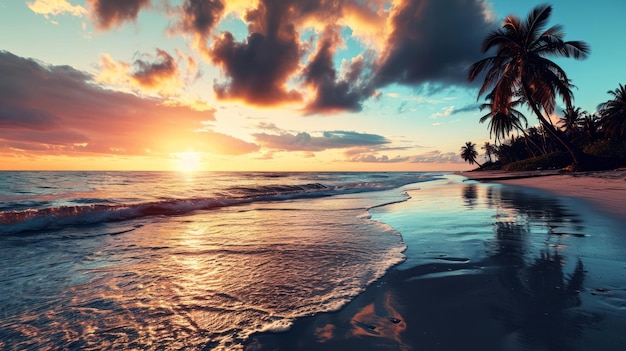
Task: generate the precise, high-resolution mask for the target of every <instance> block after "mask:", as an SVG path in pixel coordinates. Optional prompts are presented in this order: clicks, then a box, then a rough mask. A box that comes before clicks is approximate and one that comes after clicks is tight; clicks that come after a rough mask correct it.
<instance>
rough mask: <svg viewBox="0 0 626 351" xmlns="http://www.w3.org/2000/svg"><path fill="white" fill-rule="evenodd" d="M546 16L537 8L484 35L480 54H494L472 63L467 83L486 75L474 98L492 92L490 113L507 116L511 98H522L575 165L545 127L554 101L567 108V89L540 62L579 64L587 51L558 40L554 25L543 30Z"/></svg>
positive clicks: (559, 72)
mask: <svg viewBox="0 0 626 351" xmlns="http://www.w3.org/2000/svg"><path fill="white" fill-rule="evenodd" d="M551 13H552V7H551V6H549V5H539V6H537V7H535V8H534V9H533V10H532V11H531V12H530V14H529V15H528V17H527V18H526V19H525V20H521V19H519V18H518V17H516V16H513V15H510V16H507V17H506V18H505V20H504V23H503V25H502V28H500V29H498V30H495V31H492V32H490V33H489V34H488V35H487V37H486V38H485V39H484V41H483V44H482V52H483V53H487V52H488V51H491V50H492V49H494V50H495V54H494V55H493V56H490V57H487V58H484V59H482V60H480V61H478V62H476V63H474V64H473V65H472V66H471V68H470V71H469V75H468V78H469V80H470V81H474V80H475V79H476V78H477V77H478V76H479V75H480V74H481V73H482V72H486V74H485V79H484V82H483V84H482V86H481V88H480V91H479V93H478V97H480V96H481V95H483V94H484V93H486V92H487V91H491V92H492V93H493V99H492V103H493V105H492V112H493V113H498V112H499V113H503V114H505V115H507V114H509V110H510V108H511V103H512V101H513V99H514V98H515V97H516V96H523V97H524V103H525V104H526V105H528V107H529V108H530V109H531V110H532V111H533V113H535V115H537V118H538V119H539V122H540V123H541V125H542V126H543V127H544V128H545V129H546V130H547V131H548V132H549V133H550V134H551V135H552V136H553V137H554V138H555V139H557V140H558V141H559V142H560V143H561V144H562V145H563V147H564V148H565V149H566V150H567V151H568V152H569V153H570V155H571V157H572V160H573V162H574V163H575V164H577V163H578V157H577V153H576V152H575V151H574V149H573V148H572V146H571V145H570V143H569V142H567V141H566V140H565V139H564V138H562V137H561V135H559V133H558V131H557V130H556V128H554V126H553V125H552V123H550V122H549V120H550V117H549V116H550V115H551V114H552V113H553V112H554V109H555V107H556V97H557V96H560V97H561V98H562V99H563V102H564V103H565V105H566V106H571V105H572V100H573V94H572V90H571V87H572V85H571V84H570V80H569V79H568V78H567V74H566V73H565V71H563V69H562V68H561V67H559V66H558V65H557V64H556V63H554V62H553V61H551V60H549V59H548V58H546V57H573V58H575V59H582V58H585V57H587V55H588V53H589V50H590V49H589V46H588V45H587V44H586V43H585V42H582V41H564V40H563V37H564V36H565V34H564V32H563V28H562V27H561V26H559V25H555V26H552V27H549V28H548V29H545V27H546V25H547V22H548V19H549V17H550V14H551ZM544 114H545V115H544Z"/></svg>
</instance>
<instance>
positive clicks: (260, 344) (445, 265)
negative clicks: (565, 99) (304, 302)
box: [245, 171, 626, 350]
mask: <svg viewBox="0 0 626 351" xmlns="http://www.w3.org/2000/svg"><path fill="white" fill-rule="evenodd" d="M468 174H471V177H472V178H474V179H478V180H479V181H477V180H472V179H469V178H468V177H466V176H467V175H468ZM468 174H462V175H451V176H449V177H448V178H447V179H446V180H443V181H439V182H431V183H428V184H422V185H419V187H418V186H415V187H410V186H409V187H408V188H406V189H405V190H406V191H407V193H408V194H409V195H410V196H411V199H410V200H409V201H407V202H404V203H400V204H395V205H393V206H387V207H384V208H381V209H379V210H378V211H373V212H374V213H373V218H374V219H376V220H380V221H383V222H384V223H387V224H389V225H391V226H392V227H394V228H395V229H397V230H398V231H400V232H401V233H402V235H403V238H404V240H405V242H406V245H407V250H406V252H405V255H406V260H405V262H403V263H401V264H399V265H397V266H395V267H394V268H392V269H391V270H390V271H389V272H388V274H387V275H385V276H384V277H383V278H381V279H380V280H378V281H377V282H376V283H375V284H373V285H371V286H370V287H369V288H368V289H367V290H366V291H365V292H364V293H363V294H361V295H359V296H358V297H357V298H356V299H355V300H353V301H352V302H350V303H349V304H348V305H347V306H345V307H344V308H342V309H341V310H339V311H337V312H334V313H322V314H318V315H314V316H311V317H307V318H304V319H299V320H297V321H296V322H295V323H294V325H293V327H292V328H291V329H290V330H289V331H287V332H283V333H260V334H256V335H254V336H253V337H251V338H250V339H249V340H248V342H247V344H246V348H245V349H246V350H322V349H323V350H459V349H467V350H619V349H625V348H626V335H624V333H623V330H626V264H625V263H624V262H626V254H625V253H624V252H625V250H624V247H626V235H624V232H623V229H622V228H623V225H624V223H625V220H624V219H625V218H626V217H624V206H621V204H623V200H620V199H623V198H624V197H620V194H622V193H621V192H622V191H623V190H624V183H626V182H625V181H624V179H625V178H626V177H624V175H625V173H624V171H610V172H602V173H586V174H567V175H564V174H558V173H553V172H550V174H539V176H537V175H532V176H531V175H528V174H524V175H512V174H504V173H500V172H495V173H494V172H470V173H468ZM504 178H509V179H504ZM620 201H621V202H620Z"/></svg>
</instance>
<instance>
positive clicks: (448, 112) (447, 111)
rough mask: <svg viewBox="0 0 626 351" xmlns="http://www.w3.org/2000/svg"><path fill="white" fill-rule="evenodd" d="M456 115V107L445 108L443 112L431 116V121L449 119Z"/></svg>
mask: <svg viewBox="0 0 626 351" xmlns="http://www.w3.org/2000/svg"><path fill="white" fill-rule="evenodd" d="M452 114H454V106H448V107H444V108H443V111H442V112H436V113H433V114H432V115H430V116H429V118H430V119H436V118H441V117H449V116H450V115H452Z"/></svg>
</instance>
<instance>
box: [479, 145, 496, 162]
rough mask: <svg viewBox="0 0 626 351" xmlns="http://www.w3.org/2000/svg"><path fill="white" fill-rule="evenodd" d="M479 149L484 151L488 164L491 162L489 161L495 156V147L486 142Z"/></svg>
mask: <svg viewBox="0 0 626 351" xmlns="http://www.w3.org/2000/svg"><path fill="white" fill-rule="evenodd" d="M480 149H481V150H485V156H487V157H488V158H489V163H491V162H493V161H492V160H491V156H492V155H495V154H496V152H497V149H496V146H495V145H493V144H492V143H490V142H488V141H485V145H483V146H481V147H480Z"/></svg>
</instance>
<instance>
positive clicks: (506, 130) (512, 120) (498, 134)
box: [479, 94, 528, 143]
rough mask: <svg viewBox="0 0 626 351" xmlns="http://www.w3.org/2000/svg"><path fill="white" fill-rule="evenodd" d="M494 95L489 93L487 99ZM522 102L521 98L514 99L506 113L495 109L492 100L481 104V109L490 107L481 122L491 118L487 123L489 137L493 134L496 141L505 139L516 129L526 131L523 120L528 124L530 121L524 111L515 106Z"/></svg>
mask: <svg viewBox="0 0 626 351" xmlns="http://www.w3.org/2000/svg"><path fill="white" fill-rule="evenodd" d="M492 97H493V94H489V95H487V100H491V98H492ZM520 103H521V100H519V99H518V100H515V101H512V102H511V104H510V106H509V109H508V110H507V111H506V113H505V112H502V111H499V110H498V109H494V107H493V103H492V102H489V103H484V104H482V105H480V110H481V111H482V110H484V109H486V108H487V109H489V112H488V113H487V114H486V115H484V116H482V117H481V118H480V120H479V122H480V123H484V122H485V121H487V120H489V123H488V124H487V125H488V127H489V137H490V138H491V136H492V135H493V136H494V137H495V142H496V143H498V142H499V141H500V140H502V139H505V138H506V137H507V136H508V135H509V134H511V132H512V131H513V130H514V129H517V130H520V131H522V132H524V127H523V126H522V121H523V123H524V125H527V124H528V121H527V120H526V116H524V114H523V113H521V112H519V111H518V110H516V109H515V107H517V105H519V104H520Z"/></svg>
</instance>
